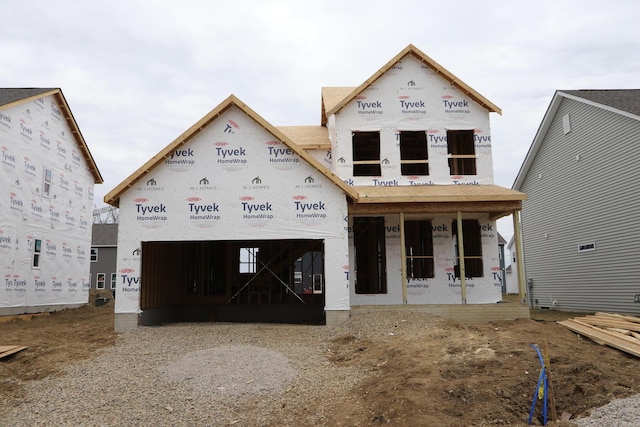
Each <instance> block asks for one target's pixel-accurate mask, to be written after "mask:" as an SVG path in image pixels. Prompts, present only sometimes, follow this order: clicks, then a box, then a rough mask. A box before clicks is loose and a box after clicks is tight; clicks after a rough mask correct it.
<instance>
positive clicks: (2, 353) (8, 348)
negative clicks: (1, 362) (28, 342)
mask: <svg viewBox="0 0 640 427" xmlns="http://www.w3.org/2000/svg"><path fill="white" fill-rule="evenodd" d="M26 348H27V347H26V346H24V345H0V359H2V358H3V357H7V356H10V355H12V354H15V353H17V352H19V351H22V350H25V349H26Z"/></svg>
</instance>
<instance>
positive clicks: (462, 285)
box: [458, 211, 467, 304]
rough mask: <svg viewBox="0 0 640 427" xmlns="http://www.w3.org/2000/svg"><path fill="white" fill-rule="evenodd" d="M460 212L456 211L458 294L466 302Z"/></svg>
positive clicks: (465, 276) (465, 275) (465, 277)
mask: <svg viewBox="0 0 640 427" xmlns="http://www.w3.org/2000/svg"><path fill="white" fill-rule="evenodd" d="M462 234H463V233H462V212H461V211H458V258H459V261H460V296H461V297H462V303H463V304H466V303H467V274H466V271H465V268H464V238H463V237H464V236H463V235H462Z"/></svg>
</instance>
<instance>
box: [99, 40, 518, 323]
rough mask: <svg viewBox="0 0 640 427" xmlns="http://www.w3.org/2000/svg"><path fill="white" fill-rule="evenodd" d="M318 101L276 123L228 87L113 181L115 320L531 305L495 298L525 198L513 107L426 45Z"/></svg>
mask: <svg viewBox="0 0 640 427" xmlns="http://www.w3.org/2000/svg"><path fill="white" fill-rule="evenodd" d="M321 107H322V110H321V120H320V124H319V125H317V126H288V127H284V126H279V127H277V126H273V125H272V124H270V123H268V122H267V121H266V120H264V119H263V118H262V117H261V116H260V115H259V114H258V113H256V112H255V111H253V110H252V109H251V108H250V107H249V106H247V105H245V104H244V103H243V102H242V101H240V100H239V99H238V98H236V97H235V96H233V95H231V96H229V97H228V98H227V99H226V100H224V101H223V102H222V103H221V104H220V105H218V106H217V107H216V108H215V109H213V110H212V111H211V112H210V113H209V114H207V115H206V116H205V117H203V118H202V119H200V120H199V121H198V122H197V123H195V124H194V125H193V126H192V127H191V128H190V129H188V130H186V131H185V132H184V133H183V134H182V135H181V136H180V137H178V138H177V139H176V140H174V141H173V142H171V143H170V144H169V145H167V146H166V147H165V148H164V149H162V150H161V151H160V152H159V153H158V154H156V155H155V156H154V157H152V158H151V159H150V160H149V161H148V162H147V163H145V164H144V165H142V166H141V167H140V168H139V169H138V170H137V171H135V172H134V173H133V174H132V175H131V176H130V177H128V178H127V179H126V180H125V181H123V182H122V183H121V184H120V185H118V186H117V187H116V188H114V189H113V190H112V191H111V192H110V193H108V194H107V195H106V196H105V202H107V203H108V204H111V205H113V206H117V207H119V208H120V210H119V212H120V224H119V230H118V267H117V270H118V282H117V284H116V295H117V296H116V306H115V310H116V325H115V326H116V330H118V331H125V330H129V329H131V328H135V327H136V326H137V325H138V324H153V323H159V322H166V321H183V320H207V319H211V320H225V321H236V320H238V321H283V322H289V321H304V322H326V323H329V324H330V323H335V322H340V321H344V320H346V319H347V318H348V316H349V313H350V311H351V310H353V309H377V308H380V307H386V308H390V307H394V306H396V307H400V306H402V307H405V308H408V307H412V308H419V309H423V310H425V311H432V312H434V313H439V314H443V315H449V316H451V317H474V316H476V317H478V316H481V314H479V313H480V312H479V311H474V310H475V308H477V307H482V308H484V309H487V308H488V307H489V306H492V307H494V308H495V311H488V310H485V312H486V313H488V316H495V317H503V318H504V317H510V318H514V317H528V308H527V307H526V306H525V307H524V309H523V307H521V306H517V307H516V308H515V309H513V308H512V311H510V312H507V311H502V312H499V310H502V309H503V307H504V308H505V310H506V304H494V303H496V302H500V301H501V297H502V293H501V280H500V277H499V276H500V260H499V255H498V233H497V230H496V220H497V219H498V218H501V217H503V216H508V215H511V214H513V213H516V214H517V213H518V212H519V210H520V208H521V204H522V200H524V199H525V198H526V196H525V195H524V194H523V193H520V192H518V191H514V190H511V189H507V188H502V187H499V186H496V185H494V184H493V166H492V153H491V150H492V147H491V131H490V123H489V115H490V113H492V112H495V113H501V111H500V109H499V108H498V107H497V106H495V105H494V104H493V103H491V102H490V101H489V100H487V99H486V98H484V97H483V96H482V95H480V94H479V93H477V92H476V91H474V90H473V89H472V88H470V87H469V86H467V85H466V84H464V83H463V82H462V81H461V80H460V79H458V78H457V77H455V76H454V75H453V74H451V73H450V72H448V71H447V70H445V69H444V68H443V67H442V66H440V65H439V64H438V63H436V62H435V61H433V60H432V59H431V58H429V57H428V56H426V55H425V54H424V53H422V52H421V51H419V50H418V49H417V48H416V47H414V46H412V45H409V46H407V47H406V48H405V49H404V50H402V51H401V52H400V53H399V54H398V55H396V56H395V57H394V58H393V59H391V60H390V61H389V62H388V63H387V64H386V65H384V66H383V67H382V68H381V69H380V70H379V71H378V72H376V73H375V74H374V75H372V76H371V77H370V78H368V79H367V80H365V81H364V82H363V83H362V84H361V85H360V86H358V87H348V88H343V87H340V88H335V87H331V88H323V89H322V106H321ZM515 217H516V218H517V217H518V215H515Z"/></svg>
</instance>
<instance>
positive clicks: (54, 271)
mask: <svg viewBox="0 0 640 427" xmlns="http://www.w3.org/2000/svg"><path fill="white" fill-rule="evenodd" d="M0 154H1V155H2V158H1V162H2V163H1V165H0V183H1V186H0V188H1V193H0V268H1V269H2V283H1V284H0V315H6V314H21V313H34V312H41V311H50V310H57V309H61V308H65V307H75V306H78V305H81V304H86V303H87V301H88V296H89V284H90V276H89V263H90V247H91V220H92V210H93V187H94V184H99V183H102V177H101V176H100V172H99V171H98V169H97V167H96V165H95V163H94V161H93V158H92V156H91V153H90V152H89V149H88V148H87V145H86V143H85V141H84V139H83V138H82V135H81V133H80V130H79V129H78V126H77V124H76V123H75V121H74V119H73V115H72V114H71V110H70V109H69V106H68V105H67V102H66V101H65V98H64V96H63V94H62V91H61V90H60V89H34V88H27V89H0Z"/></svg>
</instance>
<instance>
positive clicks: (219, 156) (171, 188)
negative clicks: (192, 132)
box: [115, 106, 349, 313]
mask: <svg viewBox="0 0 640 427" xmlns="http://www.w3.org/2000/svg"><path fill="white" fill-rule="evenodd" d="M346 218H347V204H346V199H345V195H344V193H343V192H342V191H341V190H340V189H339V188H338V187H336V186H335V185H334V184H333V183H332V182H331V181H330V180H329V179H327V178H326V177H325V176H324V175H322V174H321V173H320V172H318V170H317V169H316V168H314V167H313V166H311V165H310V164H308V163H307V162H306V161H305V160H304V159H301V158H300V157H299V156H298V155H297V154H295V153H294V152H293V151H292V150H291V149H289V148H288V147H287V146H286V145H285V144H284V143H283V142H282V141H279V140H278V139H277V138H275V137H274V136H273V135H272V134H271V133H270V132H268V131H267V130H266V129H265V128H264V127H262V126H261V125H259V124H258V123H256V122H255V121H254V120H253V119H252V118H251V117H249V116H248V115H246V114H245V113H244V112H243V111H242V110H241V109H239V108H237V107H235V106H233V107H231V108H229V109H228V110H226V111H225V112H224V113H222V114H221V115H220V116H218V117H217V118H216V119H215V120H214V121H213V122H212V123H211V124H209V125H208V126H207V127H206V128H204V129H203V130H202V131H200V132H199V133H198V134H197V135H196V136H194V137H193V138H192V139H191V140H189V141H188V142H187V143H185V144H183V145H182V146H180V147H179V148H177V149H176V150H175V151H174V152H172V153H171V155H170V156H168V158H166V159H165V160H164V161H163V162H162V163H161V164H159V165H158V166H156V167H155V168H153V169H152V170H150V171H148V172H147V173H146V174H145V175H144V176H143V177H142V178H141V179H140V180H139V181H137V182H136V183H135V184H134V185H133V186H132V187H131V188H130V189H128V190H127V191H126V192H125V193H124V194H122V195H121V197H120V225H119V233H118V262H117V271H118V283H117V287H116V292H117V297H116V307H115V311H116V313H137V312H139V310H140V309H139V307H140V285H141V284H140V268H141V258H140V243H141V242H142V241H167V240H182V241H190V240H191V241H195V240H266V239H324V247H325V271H324V272H325V283H326V288H325V292H326V294H325V308H326V309H327V310H348V309H349V292H348V289H347V286H348V281H347V275H346V274H345V269H346V268H348V250H347V225H346V224H347V223H346ZM143 286H144V284H143Z"/></svg>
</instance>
